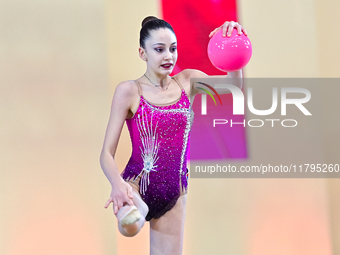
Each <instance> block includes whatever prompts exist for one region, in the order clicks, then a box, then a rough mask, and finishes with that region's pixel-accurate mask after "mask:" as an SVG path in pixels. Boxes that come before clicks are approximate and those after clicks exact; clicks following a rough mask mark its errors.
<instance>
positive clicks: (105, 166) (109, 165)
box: [100, 152, 122, 186]
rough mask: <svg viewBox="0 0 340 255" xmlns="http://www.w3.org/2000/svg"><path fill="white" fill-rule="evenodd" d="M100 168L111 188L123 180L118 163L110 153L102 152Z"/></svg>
mask: <svg viewBox="0 0 340 255" xmlns="http://www.w3.org/2000/svg"><path fill="white" fill-rule="evenodd" d="M100 166H101V168H102V170H103V172H104V174H105V176H106V178H107V179H108V180H109V182H110V184H111V186H113V185H114V184H115V183H117V181H121V180H122V177H121V176H120V173H119V171H118V166H117V164H116V161H115V160H114V158H113V157H112V155H111V154H110V153H109V152H102V154H101V155H100Z"/></svg>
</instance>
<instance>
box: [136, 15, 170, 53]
mask: <svg viewBox="0 0 340 255" xmlns="http://www.w3.org/2000/svg"><path fill="white" fill-rule="evenodd" d="M160 28H169V29H170V30H171V31H172V32H173V33H174V34H175V32H174V30H173V28H172V26H171V25H170V24H169V23H168V22H166V21H165V20H162V19H158V18H156V17H155V16H148V17H146V18H145V19H143V21H142V28H141V30H140V33H139V46H140V47H143V48H144V49H145V41H146V40H147V39H148V38H149V37H150V33H151V31H153V30H158V29H160ZM175 35H176V34H175Z"/></svg>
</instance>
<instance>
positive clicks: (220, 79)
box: [183, 69, 243, 96]
mask: <svg viewBox="0 0 340 255" xmlns="http://www.w3.org/2000/svg"><path fill="white" fill-rule="evenodd" d="M183 73H185V76H186V77H187V78H188V79H190V78H215V80H214V84H210V83H209V85H210V86H212V87H213V88H214V89H215V90H216V91H217V93H218V94H228V93H230V90H229V89H227V88H217V87H216V86H215V85H216V84H225V83H226V82H227V84H232V85H234V86H236V87H239V88H240V89H242V87H243V75H242V69H240V70H237V71H235V72H228V74H227V75H207V74H206V73H204V72H202V71H200V70H196V69H185V70H183ZM190 86H191V96H195V95H196V94H207V93H206V92H205V91H204V90H201V89H198V88H197V87H199V86H200V84H198V83H195V84H190Z"/></svg>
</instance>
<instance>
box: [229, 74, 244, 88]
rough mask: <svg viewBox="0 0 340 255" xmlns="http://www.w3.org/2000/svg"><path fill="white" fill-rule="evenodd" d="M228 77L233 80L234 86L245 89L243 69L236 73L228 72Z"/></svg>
mask: <svg viewBox="0 0 340 255" xmlns="http://www.w3.org/2000/svg"><path fill="white" fill-rule="evenodd" d="M228 77H229V78H232V79H233V85H235V86H237V87H239V88H240V89H242V87H243V73H242V69H239V70H237V71H234V72H228Z"/></svg>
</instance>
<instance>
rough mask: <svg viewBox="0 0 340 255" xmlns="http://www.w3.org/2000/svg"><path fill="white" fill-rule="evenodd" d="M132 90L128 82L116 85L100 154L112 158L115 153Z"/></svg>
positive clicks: (129, 105)
mask: <svg viewBox="0 0 340 255" xmlns="http://www.w3.org/2000/svg"><path fill="white" fill-rule="evenodd" d="M131 98H132V90H131V84H130V82H129V81H124V82H121V83H119V84H118V85H117V87H116V90H115V92H114V95H113V99H112V103H111V112H110V118H109V122H108V125H107V128H106V133H105V139H104V144H103V149H102V152H104V151H108V152H109V153H110V154H111V155H112V156H113V157H114V155H115V153H116V149H117V145H118V141H119V138H120V134H121V131H122V128H123V125H124V122H125V119H126V117H127V115H128V113H129V109H130V107H131V102H132V100H131Z"/></svg>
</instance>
